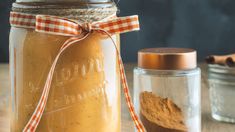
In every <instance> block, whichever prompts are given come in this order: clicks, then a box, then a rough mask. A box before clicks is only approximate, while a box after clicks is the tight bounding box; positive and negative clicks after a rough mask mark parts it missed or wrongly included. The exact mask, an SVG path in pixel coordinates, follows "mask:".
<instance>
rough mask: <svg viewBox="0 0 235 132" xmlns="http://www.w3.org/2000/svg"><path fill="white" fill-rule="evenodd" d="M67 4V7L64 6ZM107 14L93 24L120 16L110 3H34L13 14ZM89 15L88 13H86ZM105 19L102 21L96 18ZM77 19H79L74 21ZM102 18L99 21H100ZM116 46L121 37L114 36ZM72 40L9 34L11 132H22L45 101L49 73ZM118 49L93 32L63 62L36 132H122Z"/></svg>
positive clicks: (16, 7) (14, 29) (18, 30)
mask: <svg viewBox="0 0 235 132" xmlns="http://www.w3.org/2000/svg"><path fill="white" fill-rule="evenodd" d="M63 2H67V3H64V4H62V3H63ZM85 5H90V6H89V7H90V8H92V9H93V8H100V9H101V8H102V9H104V8H107V10H104V12H93V14H88V15H89V16H90V18H84V19H89V20H90V21H95V20H99V19H102V17H107V15H112V14H113V13H115V11H116V7H115V5H114V4H113V3H112V2H110V1H103V2H99V1H97V2H96V4H94V1H93V3H91V2H90V1H86V2H85V4H84V1H83V2H81V1H79V0H70V1H62V0H60V1H59V2H58V1H56V2H55V1H50V0H48V1H42V2H40V1H36V2H35V1H33V0H27V1H24V0H21V1H17V2H16V3H14V4H13V11H16V12H22V13H30V14H48V15H56V16H62V17H68V18H71V19H77V18H83V17H84V16H83V15H82V13H81V11H85V9H86V8H87V6H86V7H84V6H85ZM85 13H86V12H85ZM97 13H98V14H99V13H101V15H97ZM74 14H75V15H74ZM99 17H100V18H99ZM112 37H113V39H114V40H116V44H119V36H118V35H113V36H112ZM67 39H69V37H66V36H61V35H51V34H45V33H39V32H36V31H34V29H25V28H19V27H12V28H11V33H10V69H11V89H12V99H11V100H12V105H11V106H12V107H11V111H12V114H11V132H18V131H22V130H23V129H24V127H25V126H26V124H27V122H28V121H29V119H30V117H31V116H32V114H33V112H34V110H35V108H36V106H37V104H38V102H39V98H40V97H41V95H42V90H43V88H44V85H45V82H46V78H47V75H48V73H49V70H50V67H51V65H52V63H53V61H54V59H55V57H56V55H57V54H58V51H59V49H60V48H61V46H62V45H63V43H64V42H65V41H66V40H67ZM116 59H117V56H116V50H115V47H114V45H113V43H112V41H111V39H110V38H108V37H106V36H104V35H102V34H100V33H96V32H93V33H91V34H90V35H89V36H88V37H87V38H86V39H84V40H82V41H79V42H76V44H74V45H72V46H71V47H69V48H68V49H66V51H65V52H63V53H62V55H61V56H60V58H59V60H58V63H57V65H56V68H55V73H54V75H53V80H52V83H51V90H50V93H49V98H48V101H47V104H46V109H45V111H44V113H43V116H42V119H41V121H40V123H39V126H38V129H37V131H38V132H51V131H53V132H78V131H80V132H94V131H96V132H110V131H112V132H120V131H121V130H120V122H121V120H120V118H121V116H120V91H119V90H120V82H119V72H118V65H117V61H116Z"/></svg>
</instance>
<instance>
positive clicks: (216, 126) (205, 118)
mask: <svg viewBox="0 0 235 132" xmlns="http://www.w3.org/2000/svg"><path fill="white" fill-rule="evenodd" d="M125 66H126V74H127V79H128V83H129V86H130V88H131V89H130V90H131V93H132V86H133V84H132V80H133V77H132V76H133V73H132V71H133V67H135V64H126V65H125ZM200 67H201V69H202V132H235V124H229V123H223V122H218V121H215V120H213V119H212V118H211V115H210V105H209V97H208V84H207V79H206V78H207V74H206V66H205V65H200ZM9 91H10V90H9V76H8V64H0V96H2V95H4V94H3V93H7V92H8V93H9ZM0 100H1V97H0ZM6 111H7V110H6V108H5V109H4V108H0V132H9V114H8V113H7V112H6ZM133 128H134V126H133V124H132V121H131V118H130V116H129V113H128V112H127V107H126V105H125V102H124V98H122V132H133Z"/></svg>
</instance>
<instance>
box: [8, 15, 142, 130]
mask: <svg viewBox="0 0 235 132" xmlns="http://www.w3.org/2000/svg"><path fill="white" fill-rule="evenodd" d="M110 18H111V17H110ZM110 18H106V19H104V20H102V21H99V22H93V23H86V22H78V21H74V20H70V19H67V18H61V17H57V16H49V15H32V14H25V13H19V12H11V13H10V23H11V26H14V27H21V28H32V29H35V31H37V32H42V33H50V34H54V35H63V36H71V37H70V38H69V39H68V40H66V41H65V43H64V44H63V45H62V46H61V48H60V50H59V52H58V54H57V56H56V57H55V60H54V61H53V64H52V66H51V68H50V71H49V73H48V76H47V80H46V83H45V86H44V88H43V92H42V95H41V97H40V100H39V103H38V105H37V107H36V109H35V111H34V113H33V114H32V116H31V118H30V120H29V121H28V123H27V125H26V126H25V127H24V130H23V132H35V131H36V128H37V126H38V124H39V122H40V119H41V117H42V114H43V112H44V109H45V107H46V103H47V99H48V96H49V91H50V86H51V82H52V77H53V74H54V70H55V67H56V64H57V61H58V59H59V57H60V55H61V54H62V52H64V51H65V50H66V49H67V48H68V47H69V46H71V45H73V44H75V43H76V42H78V41H81V40H83V39H86V38H87V37H88V36H89V35H90V34H91V33H92V32H93V31H97V32H100V33H103V34H106V35H108V36H109V38H110V39H111V40H112V42H113V44H114V46H115V48H116V52H117V55H118V64H119V70H120V76H121V81H122V85H123V90H124V94H125V98H126V103H127V106H128V108H129V112H130V115H131V117H132V119H133V121H134V124H135V126H136V128H137V130H138V131H139V132H144V131H145V128H144V127H143V125H142V123H141V121H140V120H139V118H138V116H137V115H136V113H135V110H134V106H133V103H132V101H131V96H130V92H129V88H128V84H127V79H126V75H125V70H124V66H123V62H122V58H121V55H120V52H119V50H118V48H117V46H116V44H115V42H114V40H113V39H112V37H111V36H112V35H113V34H117V33H124V32H130V31H137V30H139V21H138V16H137V15H134V16H127V17H112V18H111V19H110Z"/></svg>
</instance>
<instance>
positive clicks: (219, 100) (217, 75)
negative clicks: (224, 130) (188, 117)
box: [208, 64, 235, 123]
mask: <svg viewBox="0 0 235 132" xmlns="http://www.w3.org/2000/svg"><path fill="white" fill-rule="evenodd" d="M208 82H209V94H210V102H211V115H212V117H213V118H214V119H216V120H218V121H224V122H230V123H235V101H234V97H235V68H231V67H227V66H220V65H212V64H210V65H208Z"/></svg>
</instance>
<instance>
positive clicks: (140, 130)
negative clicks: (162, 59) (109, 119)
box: [96, 29, 146, 132]
mask: <svg viewBox="0 0 235 132" xmlns="http://www.w3.org/2000/svg"><path fill="white" fill-rule="evenodd" d="M96 30H98V31H102V32H104V33H105V34H106V35H108V36H109V38H110V39H111V40H112V43H113V44H114V46H115V49H116V53H117V57H118V66H119V71H120V76H121V81H122V86H123V91H124V95H125V99H126V103H127V106H128V109H129V112H130V115H131V118H132V120H133V121H134V124H135V126H136V128H137V130H138V132H146V130H145V128H144V126H143V124H142V122H141V121H140V119H139V118H138V116H137V114H136V113H135V109H134V105H133V103H132V99H131V95H130V91H129V86H128V84H127V79H126V74H125V69H124V65H123V61H122V57H121V54H120V52H119V50H118V48H117V45H116V43H115V41H114V40H113V38H112V36H111V34H110V33H109V32H107V31H105V30H103V29H96Z"/></svg>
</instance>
